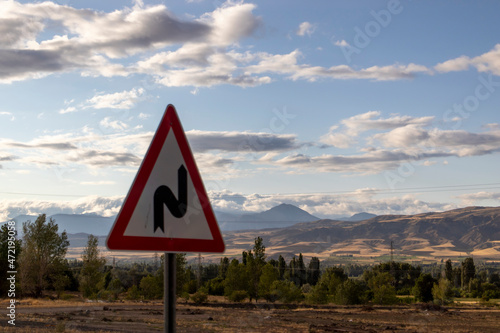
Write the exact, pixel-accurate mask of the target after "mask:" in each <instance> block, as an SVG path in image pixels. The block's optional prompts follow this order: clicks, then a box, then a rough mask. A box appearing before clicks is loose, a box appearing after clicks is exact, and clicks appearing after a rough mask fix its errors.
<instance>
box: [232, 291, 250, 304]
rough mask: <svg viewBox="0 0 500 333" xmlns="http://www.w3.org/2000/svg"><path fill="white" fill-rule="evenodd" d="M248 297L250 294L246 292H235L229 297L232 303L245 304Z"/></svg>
mask: <svg viewBox="0 0 500 333" xmlns="http://www.w3.org/2000/svg"><path fill="white" fill-rule="evenodd" d="M247 297H248V293H247V292H246V291H245V290H235V291H233V292H232V293H231V295H229V296H228V298H229V300H230V301H232V302H243V301H244V300H245V298H247Z"/></svg>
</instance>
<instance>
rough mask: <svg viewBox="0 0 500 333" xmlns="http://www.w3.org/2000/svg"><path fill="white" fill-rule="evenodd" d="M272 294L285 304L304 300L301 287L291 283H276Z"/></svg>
mask: <svg viewBox="0 0 500 333" xmlns="http://www.w3.org/2000/svg"><path fill="white" fill-rule="evenodd" d="M270 292H271V293H272V294H274V295H276V297H278V299H279V300H280V301H282V302H283V303H294V302H300V301H301V300H302V299H303V298H304V295H302V292H301V291H300V289H299V287H297V286H296V285H295V283H293V282H291V281H274V282H273V284H272V285H271V290H270Z"/></svg>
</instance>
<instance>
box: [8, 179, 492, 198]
mask: <svg viewBox="0 0 500 333" xmlns="http://www.w3.org/2000/svg"><path fill="white" fill-rule="evenodd" d="M499 188H500V183H483V184H461V185H442V186H426V187H405V188H399V189H367V190H365V191H366V192H367V193H369V192H372V193H373V194H391V193H399V194H401V193H424V192H425V193H427V192H448V191H471V190H493V189H499ZM360 190H361V191H363V189H360ZM358 191H359V190H346V191H325V192H308V193H304V192H302V193H266V194H259V195H261V196H310V195H339V194H361V193H362V192H361V193H360V192H358ZM0 194H8V195H29V196H49V197H74V198H81V197H86V196H91V195H89V194H57V193H30V192H3V191H2V192H0ZM238 196H242V197H243V196H245V194H234V195H230V194H228V195H224V194H223V195H220V196H217V198H234V197H238Z"/></svg>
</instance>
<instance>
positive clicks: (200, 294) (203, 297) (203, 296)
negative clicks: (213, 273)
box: [191, 289, 208, 305]
mask: <svg viewBox="0 0 500 333" xmlns="http://www.w3.org/2000/svg"><path fill="white" fill-rule="evenodd" d="M191 300H192V301H193V302H194V303H195V304H197V305H200V304H203V303H206V302H207V300H208V294H207V293H206V292H205V291H203V290H201V289H200V290H198V291H197V292H196V293H195V294H194V295H192V296H191Z"/></svg>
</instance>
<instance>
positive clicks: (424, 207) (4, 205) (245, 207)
mask: <svg viewBox="0 0 500 333" xmlns="http://www.w3.org/2000/svg"><path fill="white" fill-rule="evenodd" d="M376 192H377V189H359V190H355V191H353V192H351V193H347V194H345V193H344V194H342V195H335V194H314V193H310V194H288V195H287V194H272V195H259V194H241V193H235V192H231V191H228V190H222V191H208V195H209V197H210V201H211V204H212V206H213V207H214V209H216V210H221V211H233V212H239V213H242V212H261V211H264V210H267V209H270V208H272V207H274V206H277V205H279V204H281V203H289V204H293V205H296V206H298V207H300V208H302V209H304V210H306V211H308V212H309V213H311V214H313V215H316V216H318V217H320V218H335V217H338V216H351V215H353V214H356V213H360V212H369V213H372V214H377V215H382V214H418V213H422V212H429V211H444V210H449V209H454V208H457V206H456V205H454V204H448V203H439V202H428V201H423V200H420V199H418V198H416V197H415V196H413V195H404V196H401V195H395V196H393V197H389V198H376V197H375V196H376ZM360 194H362V195H360ZM123 199H124V197H123V196H113V197H98V196H90V197H83V198H80V199H76V200H71V201H44V200H26V199H22V200H2V201H0V221H7V220H8V219H9V218H14V217H16V216H19V215H23V214H25V215H38V214H47V215H53V214H60V213H63V214H97V215H101V216H114V215H116V214H118V212H119V210H120V208H121V204H122V202H123Z"/></svg>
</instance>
